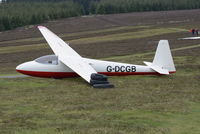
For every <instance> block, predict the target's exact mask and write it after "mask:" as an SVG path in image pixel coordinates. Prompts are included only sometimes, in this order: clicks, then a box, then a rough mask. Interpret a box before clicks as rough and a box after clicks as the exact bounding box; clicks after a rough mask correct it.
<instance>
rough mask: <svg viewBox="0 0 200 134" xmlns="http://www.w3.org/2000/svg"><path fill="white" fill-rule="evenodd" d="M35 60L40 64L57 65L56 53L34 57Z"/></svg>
mask: <svg viewBox="0 0 200 134" xmlns="http://www.w3.org/2000/svg"><path fill="white" fill-rule="evenodd" d="M35 61H36V62H38V63H42V64H51V65H57V64H58V56H56V55H46V56H42V57H39V58H37V59H35Z"/></svg>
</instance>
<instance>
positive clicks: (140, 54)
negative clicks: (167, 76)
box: [103, 44, 200, 60]
mask: <svg viewBox="0 0 200 134" xmlns="http://www.w3.org/2000/svg"><path fill="white" fill-rule="evenodd" d="M198 47H200V44H196V45H191V46H185V47H180V48H174V49H171V51H172V52H175V51H181V50H187V49H192V48H198ZM155 52H156V50H155V51H154V52H146V53H139V54H131V55H124V56H112V57H108V58H103V60H124V59H133V58H136V57H138V58H141V57H144V56H148V55H154V54H155Z"/></svg>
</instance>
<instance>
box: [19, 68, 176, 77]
mask: <svg viewBox="0 0 200 134" xmlns="http://www.w3.org/2000/svg"><path fill="white" fill-rule="evenodd" d="M17 71H18V72H20V73H22V74H26V75H31V76H36V77H45V78H68V77H78V76H79V75H78V74H77V73H75V72H39V71H25V70H17ZM175 72H176V71H173V72H170V74H172V73H175ZM99 73H100V74H104V75H107V76H124V75H160V74H159V73H157V72H99Z"/></svg>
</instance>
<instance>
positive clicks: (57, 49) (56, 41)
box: [38, 26, 97, 83]
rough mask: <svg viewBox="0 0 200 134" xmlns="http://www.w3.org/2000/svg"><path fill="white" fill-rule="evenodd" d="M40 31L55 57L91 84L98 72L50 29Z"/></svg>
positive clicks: (41, 27)
mask: <svg viewBox="0 0 200 134" xmlns="http://www.w3.org/2000/svg"><path fill="white" fill-rule="evenodd" d="M38 29H39V30H40V32H41V33H42V35H43V36H44V38H45V39H46V41H47V42H48V44H49V46H50V47H51V49H52V50H53V52H54V53H55V55H57V56H58V59H59V60H60V61H61V62H62V63H63V64H65V65H66V66H67V67H69V68H71V69H72V70H73V71H74V72H76V73H77V74H78V75H80V76H81V77H82V78H83V79H85V80H86V81H87V82H88V83H90V79H91V78H90V77H91V74H93V73H97V72H96V71H95V70H94V69H93V68H92V67H91V66H90V65H89V64H88V63H86V62H85V61H84V59H83V58H82V57H81V56H80V55H79V54H78V53H77V52H76V51H74V50H73V49H72V48H71V47H70V46H69V45H68V44H67V43H65V42H64V41H63V40H62V39H61V38H59V37H58V36H57V35H55V34H54V33H53V32H51V31H50V30H49V29H47V28H46V27H44V26H38Z"/></svg>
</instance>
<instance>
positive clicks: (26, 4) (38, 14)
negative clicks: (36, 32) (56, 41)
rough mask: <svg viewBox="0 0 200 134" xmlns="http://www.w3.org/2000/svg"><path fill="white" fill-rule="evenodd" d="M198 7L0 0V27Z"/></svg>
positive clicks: (198, 0) (170, 0) (181, 1)
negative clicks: (62, 19) (89, 16)
mask: <svg viewBox="0 0 200 134" xmlns="http://www.w3.org/2000/svg"><path fill="white" fill-rule="evenodd" d="M197 8H200V0H3V1H2V3H1V4H0V31H3V30H10V29H14V28H16V27H20V26H24V25H30V24H39V23H42V22H44V21H49V20H55V19H60V18H67V17H74V16H81V15H89V14H112V13H127V12H138V11H139V12H141V11H163V10H182V9H197Z"/></svg>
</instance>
